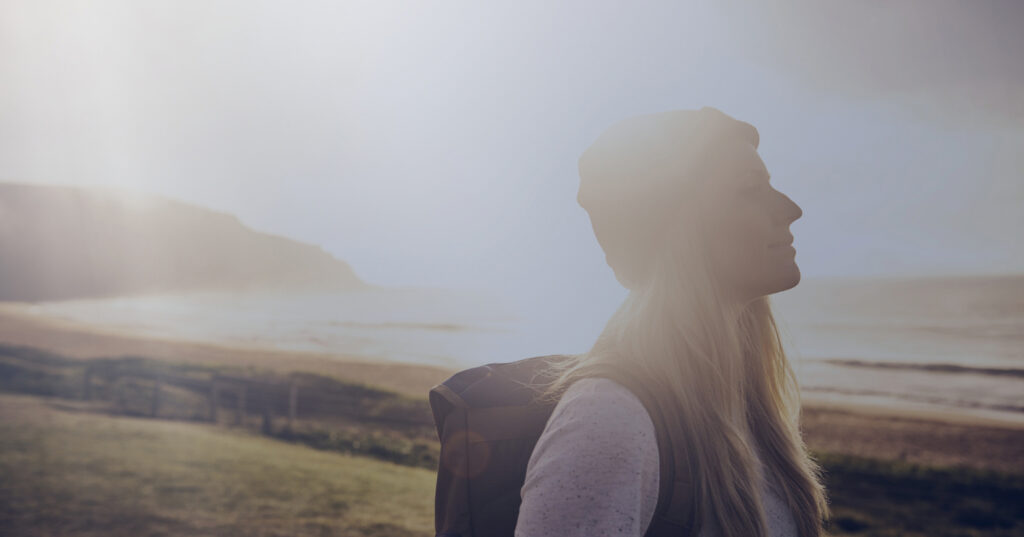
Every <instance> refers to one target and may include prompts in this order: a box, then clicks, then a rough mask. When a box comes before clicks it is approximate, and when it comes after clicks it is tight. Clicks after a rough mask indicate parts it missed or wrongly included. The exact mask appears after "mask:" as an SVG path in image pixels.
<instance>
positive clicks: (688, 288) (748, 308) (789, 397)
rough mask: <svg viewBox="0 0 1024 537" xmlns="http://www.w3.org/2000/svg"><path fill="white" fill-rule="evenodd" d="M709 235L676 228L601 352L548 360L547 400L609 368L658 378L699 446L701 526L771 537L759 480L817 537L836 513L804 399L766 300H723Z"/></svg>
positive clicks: (599, 345)
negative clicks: (814, 451) (814, 450)
mask: <svg viewBox="0 0 1024 537" xmlns="http://www.w3.org/2000/svg"><path fill="white" fill-rule="evenodd" d="M687 230H688V231H687ZM707 237H708V235H707V234H706V233H703V232H702V229H701V225H700V222H699V221H693V222H690V223H689V226H688V227H687V229H683V230H680V231H679V232H678V233H676V232H675V231H673V230H668V231H667V232H666V237H665V238H664V240H663V241H662V245H661V246H660V247H659V248H658V249H657V253H656V257H657V259H656V260H655V263H654V265H653V271H652V274H651V277H650V278H649V279H648V280H647V281H646V282H644V283H642V284H640V285H637V286H635V287H634V288H633V289H632V290H631V291H630V293H629V295H628V296H627V298H626V299H625V301H624V302H623V303H622V305H621V306H620V307H619V309H618V310H617V311H616V312H615V314H614V315H612V317H611V319H610V320H609V321H608V323H607V325H606V326H605V328H604V330H603V332H602V333H601V334H600V336H599V337H598V338H597V340H596V342H595V343H594V345H593V347H592V348H591V349H590V350H589V351H588V352H586V353H584V354H581V355H576V356H573V357H572V359H570V360H568V361H566V362H563V363H561V364H553V365H552V367H553V368H555V370H554V371H551V372H550V373H551V374H553V375H554V376H555V378H556V380H555V382H554V384H552V385H551V386H550V389H549V393H550V394H557V393H562V392H563V391H564V390H565V389H566V388H567V387H568V386H569V385H570V384H571V383H572V382H574V381H575V380H578V379H580V378H584V377H587V376H589V375H588V373H589V372H590V371H592V370H593V369H595V368H599V367H601V366H602V365H603V364H608V363H615V364H618V365H627V366H628V367H629V368H630V369H631V371H632V372H634V373H635V374H637V375H638V376H640V377H641V378H645V379H649V380H651V381H652V383H653V381H654V380H655V379H657V380H658V382H659V383H660V384H661V385H663V386H665V387H666V389H667V391H668V393H667V394H665V395H666V396H667V399H666V398H663V399H662V400H667V401H671V402H672V404H676V405H678V407H679V410H680V413H681V414H682V415H683V416H684V421H685V423H684V424H680V426H682V427H686V429H685V430H686V432H687V434H686V437H687V438H689V439H691V440H692V442H691V445H690V446H689V447H688V449H689V451H690V457H691V465H692V468H693V473H694V475H692V476H691V477H692V479H693V483H694V486H695V490H694V494H695V496H694V498H695V502H696V509H695V515H696V518H695V526H694V528H695V529H696V530H699V528H700V527H701V526H703V525H705V524H708V523H711V524H713V525H716V526H717V527H718V528H719V531H721V534H722V535H724V536H751V537H766V536H767V535H768V531H767V527H766V520H765V513H764V511H763V506H762V502H761V490H760V486H759V484H760V482H761V480H762V479H764V478H767V479H768V480H769V482H770V483H773V484H774V486H775V490H776V491H777V492H778V494H779V496H780V497H781V498H782V499H783V501H784V502H785V504H786V505H787V506H788V507H789V509H790V510H791V512H792V514H793V517H794V519H795V521H796V525H797V528H798V530H799V535H800V536H801V537H818V536H820V535H822V523H823V521H824V520H825V519H827V518H828V516H829V509H828V504H827V499H826V497H825V490H824V487H823V486H822V484H821V468H820V466H819V465H818V464H817V463H816V462H815V461H814V460H812V459H811V457H810V456H809V454H808V452H807V449H806V446H805V445H804V443H803V440H802V438H801V435H800V431H799V413H800V394H799V391H798V387H797V384H796V378H795V376H794V373H793V370H792V367H791V366H790V364H789V361H788V360H787V358H786V355H785V352H784V350H783V348H782V345H781V343H780V339H779V332H778V329H777V327H776V324H775V319H774V317H773V315H772V310H771V304H770V301H769V299H768V297H767V296H764V297H760V298H757V299H755V300H753V301H752V302H749V303H746V304H743V305H733V304H732V303H731V302H730V301H729V300H727V299H726V297H725V295H723V293H722V287H721V282H719V281H718V279H717V278H716V275H717V274H718V272H717V271H716V270H715V267H712V266H710V263H709V260H708V259H709V258H708V257H707V255H705V252H707V249H706V243H707V240H708V239H707ZM670 242H671V245H669V243H670ZM623 362H626V363H625V364H624V363H623ZM758 454H760V457H759V456H758Z"/></svg>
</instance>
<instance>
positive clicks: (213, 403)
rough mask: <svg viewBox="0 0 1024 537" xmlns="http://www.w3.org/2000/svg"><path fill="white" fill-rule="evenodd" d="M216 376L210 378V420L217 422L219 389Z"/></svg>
mask: <svg viewBox="0 0 1024 537" xmlns="http://www.w3.org/2000/svg"><path fill="white" fill-rule="evenodd" d="M219 388H220V387H219V386H217V378H216V377H214V378H212V379H210V421H212V422H213V423H217V407H219V406H220V390H219Z"/></svg>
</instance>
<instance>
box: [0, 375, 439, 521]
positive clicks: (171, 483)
mask: <svg viewBox="0 0 1024 537" xmlns="http://www.w3.org/2000/svg"><path fill="white" fill-rule="evenodd" d="M68 404H69V403H68V402H67V401H59V400H54V399H50V400H47V399H41V398H38V397H31V396H20V395H6V394H4V395H0V533H3V534H4V535H26V536H35V535H39V536H43V535H47V536H50V535H74V536H89V535H96V536H100V535H103V536H113V537H117V536H133V537H141V536H163V535H189V536H205V535H246V536H252V537H257V536H286V535H287V536H305V535H309V536H326V535H345V536H349V535H351V536H366V537H389V536H393V537H399V536H428V535H432V534H433V532H432V531H431V529H432V527H433V519H432V516H433V503H432V502H433V486H434V474H433V472H431V471H429V470H424V469H421V468H411V467H407V466H399V465H395V464H392V463H387V462H382V461H378V460H373V459H369V458H363V457H354V456H348V455H344V454H338V453H331V452H324V451H317V450H314V449H311V448H308V447H305V446H301V445H294V444H287V443H283V442H280V441H275V440H272V439H268V438H264V437H260V436H257V435H253V434H250V433H245V432H240V431H238V432H236V431H232V430H228V429H224V428H219V427H214V426H209V425H200V424H194V423H183V422H173V421H164V420H150V419H140V418H127V417H113V416H107V415H102V414H96V413H92V412H83V411H73V409H74V407H70V409H68V408H65V409H60V408H57V406H58V405H68ZM69 410H70V411H69Z"/></svg>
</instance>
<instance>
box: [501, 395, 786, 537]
mask: <svg viewBox="0 0 1024 537" xmlns="http://www.w3.org/2000/svg"><path fill="white" fill-rule="evenodd" d="M659 469H660V461H659V460H658V441H657V438H656V437H655V432H654V424H653V422H651V418H650V416H649V415H648V414H647V410H646V409H645V408H644V406H643V404H642V403H641V402H640V400H639V399H637V397H636V396H635V395H633V393H632V392H630V391H629V390H628V389H626V388H625V387H623V386H622V385H620V384H618V383H616V382H614V381H612V380H609V379H603V378H593V379H583V380H580V381H577V382H575V383H573V385H572V386H570V387H569V389H568V390H566V392H565V395H563V396H562V399H561V400H560V401H559V403H558V405H557V406H556V407H555V410H554V412H552V414H551V417H550V418H549V419H548V423H547V426H546V428H545V429H544V433H543V434H542V435H541V437H540V440H538V441H537V446H536V447H535V448H534V450H533V454H532V455H531V457H530V462H529V464H528V466H527V469H526V481H525V483H524V484H523V488H522V491H521V494H522V498H523V503H522V505H521V506H520V510H519V519H518V522H517V523H516V531H515V537H606V536H608V537H611V536H614V537H642V536H643V533H644V531H645V530H646V529H647V526H648V525H649V524H650V522H651V520H652V519H653V518H654V509H655V507H656V506H657V503H658V480H659V476H660V472H659ZM762 490H763V498H764V502H765V513H766V515H767V517H768V527H769V528H768V529H769V535H771V536H772V537H795V536H796V535H797V530H796V523H795V522H794V520H793V516H792V514H791V513H790V511H789V509H788V508H787V507H786V506H785V504H784V503H783V502H782V499H781V498H779V497H778V496H777V495H776V494H775V493H774V492H773V491H772V488H771V487H770V486H767V485H766V486H764V487H763V488H762ZM718 535H719V533H718V532H717V531H716V530H715V529H714V528H712V527H709V528H704V529H703V530H702V531H701V532H700V537H717V536H718Z"/></svg>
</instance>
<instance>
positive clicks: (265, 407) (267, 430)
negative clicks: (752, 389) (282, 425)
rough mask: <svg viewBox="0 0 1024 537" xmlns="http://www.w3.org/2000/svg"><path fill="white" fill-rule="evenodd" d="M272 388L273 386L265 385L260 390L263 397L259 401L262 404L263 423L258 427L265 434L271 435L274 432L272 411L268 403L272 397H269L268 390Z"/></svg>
mask: <svg viewBox="0 0 1024 537" xmlns="http://www.w3.org/2000/svg"><path fill="white" fill-rule="evenodd" d="M273 388H274V386H265V387H264V389H263V390H262V392H263V394H262V395H263V397H262V401H261V402H262V403H263V404H262V408H261V411H262V414H263V423H262V424H261V425H260V429H261V430H262V431H263V434H265V435H267V436H271V435H273V434H274V413H273V411H272V410H271V408H270V405H271V403H272V399H271V398H270V390H271V389H273Z"/></svg>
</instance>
